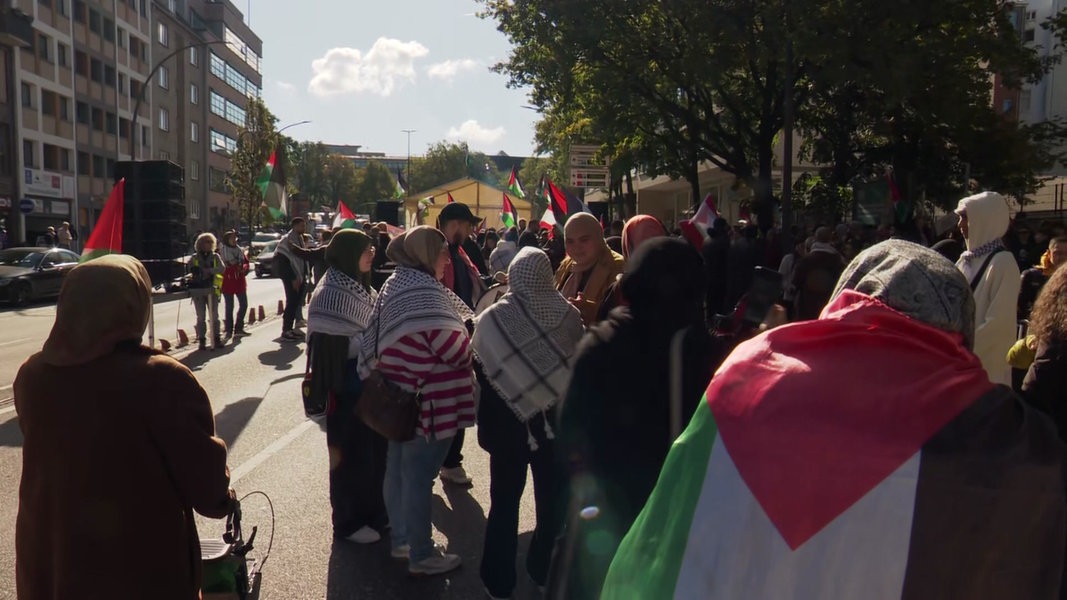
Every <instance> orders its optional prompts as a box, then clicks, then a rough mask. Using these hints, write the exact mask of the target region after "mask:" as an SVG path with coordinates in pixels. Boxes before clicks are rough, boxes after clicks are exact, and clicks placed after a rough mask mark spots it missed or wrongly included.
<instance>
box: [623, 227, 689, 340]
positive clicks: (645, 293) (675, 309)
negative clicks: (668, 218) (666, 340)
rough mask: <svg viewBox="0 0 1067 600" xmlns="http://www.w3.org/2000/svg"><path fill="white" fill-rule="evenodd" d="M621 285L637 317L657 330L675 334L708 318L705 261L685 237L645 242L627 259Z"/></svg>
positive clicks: (632, 312)
mask: <svg viewBox="0 0 1067 600" xmlns="http://www.w3.org/2000/svg"><path fill="white" fill-rule="evenodd" d="M621 286H622V295H623V297H625V298H626V300H627V301H628V302H629V304H630V313H631V314H632V315H633V317H634V320H635V321H638V322H641V323H647V324H649V325H651V326H652V327H653V329H652V330H653V331H656V330H659V331H662V333H664V334H666V335H672V334H673V333H674V332H675V331H677V330H679V329H682V328H684V327H688V326H690V325H695V324H699V323H702V322H703V321H704V295H705V292H706V290H707V287H708V280H707V273H706V272H705V269H704V261H703V259H702V258H701V257H700V254H699V253H698V252H697V251H696V250H695V249H694V248H693V247H692V246H691V245H690V244H687V243H686V242H684V241H683V240H680V239H678V238H668V237H661V238H654V239H651V240H648V241H646V242H645V243H643V244H641V246H640V247H639V248H638V249H637V251H636V252H634V254H633V255H631V256H630V260H629V261H628V262H627V263H626V270H625V271H624V272H623V275H622V282H621ZM644 329H646V331H647V330H648V328H647V327H646V328H644Z"/></svg>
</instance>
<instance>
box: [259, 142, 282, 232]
mask: <svg viewBox="0 0 1067 600" xmlns="http://www.w3.org/2000/svg"><path fill="white" fill-rule="evenodd" d="M256 186H257V187H259V193H260V194H261V195H262V196H263V204H265V205H266V206H267V207H268V208H271V209H273V210H272V211H271V212H272V213H273V212H275V211H277V212H280V213H281V214H282V216H286V215H288V214H289V192H288V188H287V187H286V181H285V153H284V152H282V151H281V148H276V149H275V150H274V152H271V154H270V160H268V161H267V164H266V166H264V167H263V171H261V172H260V174H259V177H258V178H257V179H256Z"/></svg>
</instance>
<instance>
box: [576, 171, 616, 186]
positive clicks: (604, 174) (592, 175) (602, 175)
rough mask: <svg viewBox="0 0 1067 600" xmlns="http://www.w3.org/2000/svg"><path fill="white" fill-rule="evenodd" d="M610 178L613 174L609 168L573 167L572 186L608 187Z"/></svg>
mask: <svg viewBox="0 0 1067 600" xmlns="http://www.w3.org/2000/svg"><path fill="white" fill-rule="evenodd" d="M610 179H611V174H610V173H609V172H608V170H607V169H595V168H594V169H575V168H571V187H583V188H606V187H608V185H609V184H610Z"/></svg>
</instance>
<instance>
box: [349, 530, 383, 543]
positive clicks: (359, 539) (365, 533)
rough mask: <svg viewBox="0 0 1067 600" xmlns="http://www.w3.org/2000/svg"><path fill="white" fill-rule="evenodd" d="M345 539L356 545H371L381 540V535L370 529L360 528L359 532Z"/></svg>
mask: <svg viewBox="0 0 1067 600" xmlns="http://www.w3.org/2000/svg"><path fill="white" fill-rule="evenodd" d="M345 539H346V540H348V541H350V542H355V543H357V544H373V543H374V542H377V541H378V540H380V539H382V534H380V533H378V532H377V531H375V530H374V529H372V528H370V527H361V528H360V529H359V531H357V532H355V533H353V534H352V535H350V536H347V537H346V538H345Z"/></svg>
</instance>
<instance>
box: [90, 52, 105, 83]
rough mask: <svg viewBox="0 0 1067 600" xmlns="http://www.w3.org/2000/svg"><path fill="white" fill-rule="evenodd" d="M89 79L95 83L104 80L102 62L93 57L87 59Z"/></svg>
mask: <svg viewBox="0 0 1067 600" xmlns="http://www.w3.org/2000/svg"><path fill="white" fill-rule="evenodd" d="M89 79H92V80H93V81H95V82H97V83H103V82H104V63H102V62H100V61H99V60H96V59H95V58H93V59H90V60H89Z"/></svg>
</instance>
